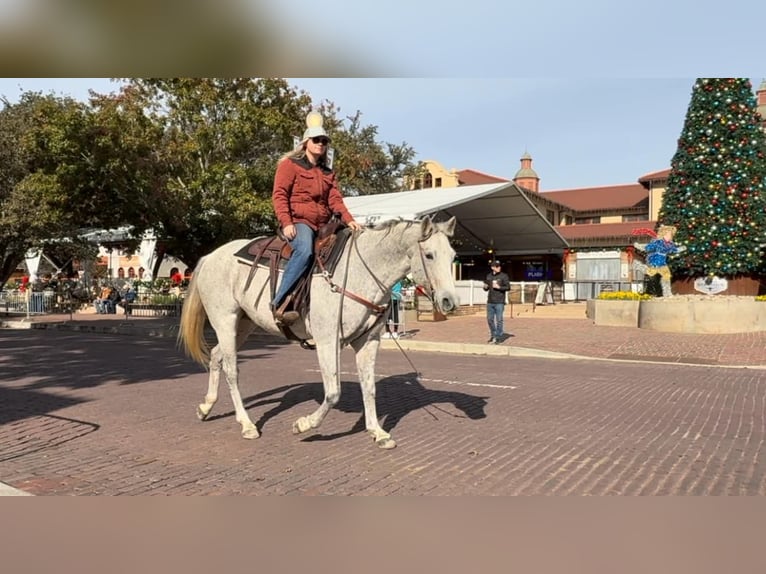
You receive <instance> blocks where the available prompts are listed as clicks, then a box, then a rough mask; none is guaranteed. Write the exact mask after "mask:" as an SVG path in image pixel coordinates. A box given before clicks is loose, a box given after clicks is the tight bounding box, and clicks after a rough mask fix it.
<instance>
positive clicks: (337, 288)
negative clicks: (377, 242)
mask: <svg viewBox="0 0 766 574" xmlns="http://www.w3.org/2000/svg"><path fill="white" fill-rule="evenodd" d="M431 235H432V232H429V233H428V235H426V236H425V237H423V238H422V239H420V240H419V241H418V254H419V255H420V265H421V266H422V268H423V275H425V277H426V283H427V284H428V290H429V291H431V293H433V282H432V281H431V278H430V277H429V276H428V268H427V267H426V261H425V254H424V252H423V245H422V243H423V242H424V241H428V239H429V238H430V237H431ZM356 237H357V234H356V233H353V234H352V235H351V246H352V247H353V249H354V250H355V251H356V254H357V255H358V256H359V261H361V262H362V265H364V268H365V269H366V270H367V273H369V275H370V277H372V279H373V280H374V281H375V283H376V285H377V286H378V288H379V289H380V290H381V291H382V292H383V293H384V294H385V293H386V292H387V291H388V288H387V287H386V286H385V285H384V284H383V282H382V281H381V280H380V279H378V277H377V275H375V272H374V271H373V270H372V269H370V266H369V265H367V262H366V261H365V260H364V257H362V254H361V253H360V252H359V244H358V243H357V241H356ZM350 259H351V249H349V250H348V253H347V255H346V272H345V274H344V277H343V285H342V286H341V285H338V284H337V283H335V282H334V281H333V280H332V274H331V273H330V272H329V271H328V270H327V268H326V267H325V266H324V262H323V261H322V260H321V259H319V258H317V263H318V265H319V269H320V270H321V271H322V278H323V279H324V280H325V281H326V282H327V284H328V285H329V286H330V291H332V292H333V293H340V294H341V295H342V296H343V297H348V298H349V299H351V300H353V301H356V302H357V303H360V304H361V305H364V306H365V307H367V308H368V309H370V310H372V312H373V314H374V315H376V316H378V317H382V316H383V315H384V314H385V313H386V311H388V307H389V306H388V305H378V304H377V303H375V302H373V301H370V300H369V299H366V298H364V297H362V296H361V295H357V294H356V293H353V292H352V291H349V290H348V289H346V287H345V286H346V285H347V282H348V269H349V265H348V262H349V260H350ZM424 287H425V285H424ZM422 293H423V295H425V297H426V298H427V299H428V300H429V301H430V302H431V304H432V305H435V303H434V299H433V295H429V294H428V293H427V292H425V291H422Z"/></svg>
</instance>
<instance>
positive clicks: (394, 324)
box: [383, 281, 402, 339]
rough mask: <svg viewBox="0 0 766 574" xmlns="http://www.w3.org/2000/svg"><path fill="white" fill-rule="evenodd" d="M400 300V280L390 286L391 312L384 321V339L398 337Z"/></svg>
mask: <svg viewBox="0 0 766 574" xmlns="http://www.w3.org/2000/svg"><path fill="white" fill-rule="evenodd" d="M401 300H402V282H401V281H397V282H396V283H395V284H394V286H393V287H391V314H390V315H389V317H388V321H387V322H386V332H385V334H384V335H383V338H384V339H398V338H399V306H400V304H401Z"/></svg>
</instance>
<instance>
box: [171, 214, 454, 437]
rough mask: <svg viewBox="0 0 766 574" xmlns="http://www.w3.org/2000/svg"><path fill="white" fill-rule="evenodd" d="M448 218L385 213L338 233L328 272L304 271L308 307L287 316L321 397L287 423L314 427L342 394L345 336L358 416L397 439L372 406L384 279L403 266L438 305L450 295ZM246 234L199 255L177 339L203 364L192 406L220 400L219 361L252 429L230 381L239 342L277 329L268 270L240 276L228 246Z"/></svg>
mask: <svg viewBox="0 0 766 574" xmlns="http://www.w3.org/2000/svg"><path fill="white" fill-rule="evenodd" d="M454 230H455V218H454V217H453V218H452V219H450V220H449V221H447V222H441V223H436V222H434V221H432V219H430V218H425V219H422V220H419V221H392V222H386V223H383V224H381V225H379V226H376V227H366V228H364V229H363V230H361V231H358V232H356V233H355V234H354V235H352V236H351V238H350V239H349V240H348V242H347V243H346V245H345V247H344V250H343V253H342V254H341V257H340V259H339V261H338V264H337V266H336V268H335V270H334V272H333V275H332V276H329V275H326V274H324V275H323V274H315V275H314V276H313V277H312V281H311V308H310V311H309V313H308V316H306V317H302V318H301V320H299V321H298V322H297V323H295V324H293V325H291V327H290V328H291V329H292V331H293V332H294V333H295V334H296V335H297V336H298V337H299V338H301V339H313V340H314V341H315V343H316V353H317V357H318V359H319V367H320V371H321V374H322V383H323V385H324V400H323V402H322V404H321V405H319V407H318V408H317V409H316V410H315V411H314V412H313V413H311V414H310V415H307V416H303V417H301V418H299V419H298V420H297V421H295V423H294V424H293V432H294V433H303V432H306V431H308V430H310V429H315V428H317V427H319V425H320V424H321V423H322V420H324V418H325V416H326V415H327V413H328V411H329V410H330V409H331V408H332V407H333V406H334V405H336V404H337V402H338V400H339V399H340V388H341V386H340V351H341V349H342V348H343V347H344V346H346V345H351V347H352V348H353V349H354V352H355V355H356V365H357V369H358V373H359V382H360V385H361V388H362V398H363V402H364V413H365V426H366V428H367V431H368V432H369V433H370V434H371V435H372V437H373V439H374V440H375V444H377V445H378V446H379V447H380V448H393V447H395V446H396V443H395V442H394V440H393V439H392V438H391V435H390V434H389V433H387V432H386V431H384V430H383V428H381V426H380V424H379V422H378V417H377V412H376V407H375V359H376V357H377V354H378V348H379V346H380V336H381V333H382V332H383V328H384V316H385V313H381V310H382V309H383V308H384V307H385V306H386V305H387V304H388V302H389V301H390V289H391V287H393V285H394V284H395V283H396V282H397V281H398V280H400V279H402V278H403V277H404V276H405V275H406V274H408V273H412V277H413V279H414V280H415V282H416V283H418V284H419V285H423V286H425V287H426V288H427V290H429V291H430V292H431V293H432V296H433V302H434V306H435V308H436V309H437V310H439V311H441V312H442V313H449V312H451V311H453V310H454V309H455V308H456V307H457V305H458V298H457V294H456V291H455V282H454V278H453V273H452V262H453V259H454V256H455V252H454V250H453V249H452V247H451V246H450V242H449V238H450V237H452V234H453V233H454ZM247 242H248V240H237V241H232V242H230V243H227V244H226V245H223V246H221V247H219V248H218V249H216V250H215V251H213V252H212V253H210V254H208V255H206V256H205V257H203V258H202V259H201V260H200V262H199V263H198V265H197V267H196V269H195V270H194V275H193V278H192V281H191V283H190V285H189V289H188V292H187V294H186V299H185V301H184V307H183V313H182V315H181V324H180V328H179V333H178V341H179V344H180V345H181V346H182V347H183V348H184V349H185V350H186V353H187V354H188V355H189V356H190V357H191V358H193V359H194V360H195V361H197V362H198V363H200V364H201V365H203V366H204V367H206V368H208V367H209V369H210V377H209V381H208V391H207V394H206V395H205V400H204V402H203V403H202V404H200V405H199V406H198V408H197V416H198V417H199V418H200V419H201V420H204V419H205V418H207V416H208V415H209V414H210V410H211V409H212V408H213V405H214V404H215V403H216V401H217V400H218V382H219V377H220V374H221V371H223V373H224V376H225V377H226V382H227V383H228V385H229V391H230V393H231V399H232V402H233V403H234V409H235V413H236V420H237V422H238V423H239V424H240V425H241V426H242V436H243V437H244V438H258V437H259V436H260V434H259V432H258V429H257V428H256V426H255V424H253V422H252V421H251V420H250V417H249V416H248V414H247V411H246V410H245V407H244V405H243V404H242V397H241V396H240V393H239V387H238V381H237V377H238V369H237V350H238V349H239V348H240V347H241V346H242V344H243V343H244V342H245V340H246V339H247V337H248V336H249V335H250V333H251V332H252V331H253V330H254V329H255V328H256V326H257V327H259V328H261V329H262V330H264V331H266V332H268V333H272V334H274V335H281V334H282V333H281V332H280V330H279V328H278V327H277V325H276V323H275V322H274V318H273V316H272V312H271V310H270V308H269V302H270V301H269V296H270V290H269V272H268V270H267V269H266V268H265V267H264V268H263V269H262V270H260V269H259V270H258V271H257V272H256V273H255V275H254V276H253V278H252V281H251V283H250V285H249V286H248V288H247V290H245V285H246V284H247V279H248V274H249V267H248V266H247V265H243V264H241V263H239V262H238V261H237V259H236V258H235V256H234V254H235V253H237V252H238V251H239V250H240V249H242V247H244V246H245V245H246V244H247ZM206 318H207V319H208V320H209V322H210V325H211V326H212V327H213V329H214V330H215V333H216V336H217V339H218V344H217V345H215V346H214V347H213V349H212V350H210V349H209V347H208V346H207V344H206V342H205V339H204V337H203V334H204V333H203V331H204V327H205V319H206Z"/></svg>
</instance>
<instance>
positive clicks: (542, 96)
mask: <svg viewBox="0 0 766 574" xmlns="http://www.w3.org/2000/svg"><path fill="white" fill-rule="evenodd" d="M761 80H762V78H760V77H751V82H752V83H753V88H754V89H757V87H758V86H759V85H760V83H761ZM288 81H289V82H290V84H291V85H293V86H295V87H297V88H299V89H303V90H305V91H306V92H308V93H309V94H310V95H311V97H312V99H313V100H314V102H316V103H319V102H320V101H322V100H325V99H326V100H330V101H333V102H335V104H337V105H338V106H340V108H341V115H352V114H353V113H355V112H356V110H360V111H361V112H362V121H363V123H365V124H374V125H376V126H378V134H379V140H380V141H385V142H391V143H401V142H407V143H408V144H409V145H411V146H412V147H413V148H414V149H415V150H416V152H417V153H418V157H417V159H419V160H425V159H433V160H436V161H439V162H440V163H441V164H442V165H444V166H445V167H446V168H448V169H449V168H453V167H454V168H457V169H466V168H471V169H476V170H479V171H483V172H486V173H490V174H493V175H497V176H501V177H507V178H509V179H510V178H512V177H513V175H514V174H515V173H516V171H517V170H518V169H519V167H520V163H519V158H520V157H521V156H522V154H523V153H524V152H525V151H528V152H529V153H530V154H531V155H532V157H533V159H534V163H533V167H534V169H535V170H536V171H537V173H538V175H539V176H540V185H541V189H542V190H543V191H546V190H554V189H567V188H576V187H590V186H600V185H612V184H620V183H632V182H635V181H636V180H637V179H638V178H639V177H641V176H642V175H644V174H646V173H648V172H651V171H656V170H661V169H665V168H667V167H670V160H671V158H672V156H673V153H674V152H675V149H676V142H677V139H678V137H679V135H680V133H681V128H682V126H683V122H684V117H685V114H686V109H687V106H688V105H689V99H690V96H691V90H692V86H693V85H694V78H693V77H689V78H562V79H555V78H552V79H544V78H543V79H535V78H533V79H523V78H517V79H508V78H465V79H457V78H289V80H288ZM116 87H117V84H115V83H114V82H111V81H110V80H108V79H103V78H74V79H66V78H48V79H41V78H2V79H0V96H5V97H6V98H8V99H9V100H10V101H12V102H13V101H16V99H17V98H18V95H19V94H20V92H21V91H29V90H34V91H42V92H44V93H50V92H53V93H55V94H57V95H68V96H72V97H74V98H78V99H85V98H87V94H88V89H93V90H95V91H97V92H101V93H103V92H110V91H114V90H116Z"/></svg>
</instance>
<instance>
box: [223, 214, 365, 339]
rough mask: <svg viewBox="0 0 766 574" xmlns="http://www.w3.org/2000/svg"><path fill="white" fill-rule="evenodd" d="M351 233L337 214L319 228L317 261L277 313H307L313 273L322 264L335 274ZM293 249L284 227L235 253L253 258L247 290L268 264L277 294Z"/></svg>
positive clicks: (272, 292)
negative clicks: (282, 272)
mask: <svg viewBox="0 0 766 574" xmlns="http://www.w3.org/2000/svg"><path fill="white" fill-rule="evenodd" d="M350 236H351V229H349V228H348V227H346V226H345V225H344V224H343V222H342V221H341V220H340V217H337V216H333V218H332V219H331V220H330V221H328V222H327V223H326V224H324V225H323V226H322V227H320V228H319V229H318V230H317V235H316V239H315V240H314V264H313V265H312V266H311V267H310V268H309V270H308V271H307V272H306V274H304V275H303V277H301V278H300V279H299V280H298V282H297V283H296V285H295V287H294V288H293V290H292V292H291V293H289V294H288V295H287V297H285V300H284V301H283V302H282V304H281V305H280V306H279V309H277V313H284V312H285V311H287V310H292V311H297V312H298V313H299V314H300V315H301V316H304V317H305V316H306V314H307V313H308V310H309V306H310V291H311V289H310V286H311V276H312V274H313V273H314V272H321V269H317V267H319V266H320V265H321V267H323V268H324V269H326V270H327V271H328V272H329V273H330V274H332V272H333V271H334V269H335V267H336V265H337V263H338V259H339V258H340V254H341V252H342V251H343V246H344V245H345V244H346V241H347V240H348V238H349V237H350ZM292 251H293V250H292V247H290V243H289V242H288V240H287V238H286V237H285V236H284V235H283V234H282V231H281V230H279V231H278V232H277V234H276V235H272V236H267V237H258V238H256V239H254V240H253V241H251V242H250V243H248V244H247V245H245V247H243V248H242V249H241V250H240V251H239V252H237V253H236V254H235V256H236V257H238V258H239V259H244V260H246V261H249V262H251V267H250V274H249V275H248V277H247V282H246V283H245V290H247V289H248V288H249V287H250V283H251V282H252V280H253V277H254V276H255V273H256V271H257V270H258V268H259V267H266V268H268V270H269V293H270V300H271V301H273V300H274V295H276V292H277V282H278V281H279V271H280V270H281V269H283V268H284V267H285V265H286V264H287V260H288V259H290V256H291V255H292ZM320 262H321V263H320ZM280 330H281V331H282V332H283V333H284V334H285V336H287V337H288V338H295V337H294V336H292V332H289V331H288V330H287V328H286V326H282V325H280Z"/></svg>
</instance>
